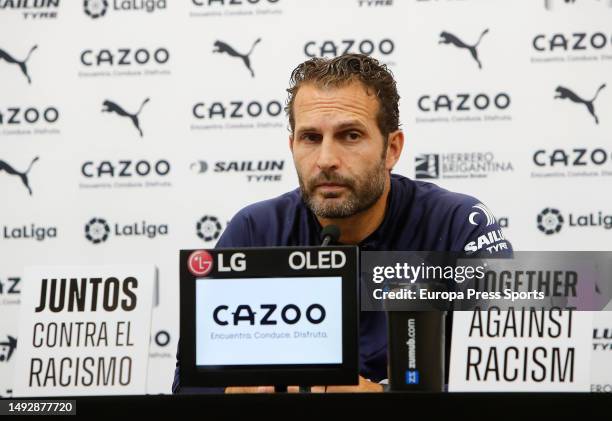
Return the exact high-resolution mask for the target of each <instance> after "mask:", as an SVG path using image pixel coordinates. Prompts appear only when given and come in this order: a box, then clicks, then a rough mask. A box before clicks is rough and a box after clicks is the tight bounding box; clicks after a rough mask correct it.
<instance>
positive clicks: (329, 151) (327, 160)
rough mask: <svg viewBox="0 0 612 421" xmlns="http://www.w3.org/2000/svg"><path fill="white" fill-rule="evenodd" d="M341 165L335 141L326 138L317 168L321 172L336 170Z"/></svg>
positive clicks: (320, 147)
mask: <svg viewBox="0 0 612 421" xmlns="http://www.w3.org/2000/svg"><path fill="white" fill-rule="evenodd" d="M339 165H340V151H339V149H338V145H337V144H336V142H334V139H332V138H329V137H324V138H323V140H322V141H321V144H320V146H319V156H318V159H317V166H318V167H319V169H321V170H323V171H324V170H336V169H338V167H339Z"/></svg>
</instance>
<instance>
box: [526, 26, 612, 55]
mask: <svg viewBox="0 0 612 421" xmlns="http://www.w3.org/2000/svg"><path fill="white" fill-rule="evenodd" d="M531 53H532V56H531V63H565V62H584V63H594V62H599V61H609V60H612V31H611V30H609V29H608V30H601V31H598V30H594V31H589V32H583V31H579V30H577V31H567V32H547V33H538V34H535V35H533V36H532V38H531Z"/></svg>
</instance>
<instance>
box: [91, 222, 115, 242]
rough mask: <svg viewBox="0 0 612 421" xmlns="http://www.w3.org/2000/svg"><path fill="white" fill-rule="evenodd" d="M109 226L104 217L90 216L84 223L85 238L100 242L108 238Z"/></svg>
mask: <svg viewBox="0 0 612 421" xmlns="http://www.w3.org/2000/svg"><path fill="white" fill-rule="evenodd" d="M109 234H110V226H109V225H108V223H107V222H106V220H105V219H102V218H91V220H90V221H89V222H88V223H87V225H85V238H87V239H88V240H89V241H91V242H92V243H94V244H100V243H103V242H105V241H106V240H107V239H108V235H109Z"/></svg>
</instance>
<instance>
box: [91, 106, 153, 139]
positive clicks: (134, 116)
mask: <svg viewBox="0 0 612 421" xmlns="http://www.w3.org/2000/svg"><path fill="white" fill-rule="evenodd" d="M147 102H149V98H145V100H144V101H142V104H140V108H138V111H137V112H136V113H135V114H131V113H128V112H127V111H125V110H124V109H123V107H121V106H120V105H118V104H117V103H116V102H113V101H110V100H108V99H107V100H106V101H104V102H103V103H102V105H103V106H104V108H102V112H103V113H117V114H118V115H120V116H122V117H128V118H129V119H130V120H132V124H134V127H136V130H138V133H140V137H142V136H143V135H142V130H141V129H140V122H139V120H138V116H139V115H140V112H141V111H142V107H144V105H145V104H146V103H147Z"/></svg>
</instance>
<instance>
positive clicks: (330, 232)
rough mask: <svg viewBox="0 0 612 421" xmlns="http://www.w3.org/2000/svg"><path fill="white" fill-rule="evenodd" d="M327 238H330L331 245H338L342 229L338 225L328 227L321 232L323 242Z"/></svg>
mask: <svg viewBox="0 0 612 421" xmlns="http://www.w3.org/2000/svg"><path fill="white" fill-rule="evenodd" d="M325 237H330V239H331V241H330V243H337V242H338V240H339V239H340V228H338V226H337V225H326V226H324V227H323V229H322V230H321V241H323V240H325Z"/></svg>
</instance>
